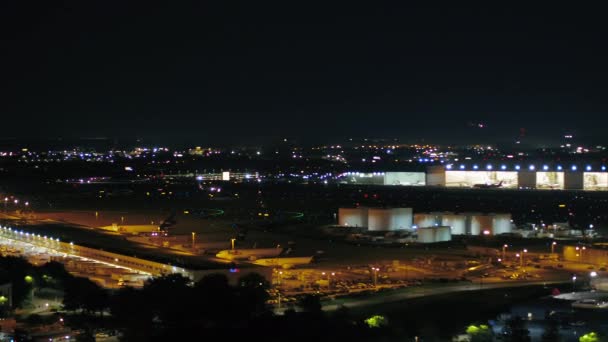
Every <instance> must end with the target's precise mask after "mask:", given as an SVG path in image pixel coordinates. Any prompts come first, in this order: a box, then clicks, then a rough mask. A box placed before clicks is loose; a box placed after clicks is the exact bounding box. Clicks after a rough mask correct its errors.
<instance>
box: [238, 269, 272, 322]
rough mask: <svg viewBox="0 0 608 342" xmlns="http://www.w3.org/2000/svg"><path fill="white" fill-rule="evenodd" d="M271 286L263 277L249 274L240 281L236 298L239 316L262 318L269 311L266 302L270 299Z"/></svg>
mask: <svg viewBox="0 0 608 342" xmlns="http://www.w3.org/2000/svg"><path fill="white" fill-rule="evenodd" d="M269 288H270V284H269V283H268V281H267V280H266V278H264V277H263V276H261V275H259V274H257V273H249V274H247V275H245V276H243V277H241V278H240V279H239V286H238V287H237V288H236V298H235V300H236V301H237V303H238V305H239V307H238V309H237V314H239V316H240V317H241V318H247V317H253V316H260V315H262V314H264V313H266V312H267V311H268V309H267V307H266V301H267V300H268V299H269V298H270V296H269V294H268V289H269Z"/></svg>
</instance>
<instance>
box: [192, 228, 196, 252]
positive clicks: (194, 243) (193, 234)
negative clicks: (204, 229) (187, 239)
mask: <svg viewBox="0 0 608 342" xmlns="http://www.w3.org/2000/svg"><path fill="white" fill-rule="evenodd" d="M195 246H196V233H195V232H192V249H194V247H195Z"/></svg>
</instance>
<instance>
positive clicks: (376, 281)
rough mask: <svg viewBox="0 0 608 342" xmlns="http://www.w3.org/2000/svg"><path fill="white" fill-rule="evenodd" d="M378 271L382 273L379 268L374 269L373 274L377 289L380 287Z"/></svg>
mask: <svg viewBox="0 0 608 342" xmlns="http://www.w3.org/2000/svg"><path fill="white" fill-rule="evenodd" d="M378 271H380V269H379V268H377V267H372V272H373V276H374V287H376V286H377V285H378Z"/></svg>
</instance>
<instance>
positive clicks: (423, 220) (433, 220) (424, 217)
mask: <svg viewBox="0 0 608 342" xmlns="http://www.w3.org/2000/svg"><path fill="white" fill-rule="evenodd" d="M414 224H415V225H416V226H417V227H435V226H438V225H440V224H441V217H440V216H438V215H437V214H435V213H419V214H414Z"/></svg>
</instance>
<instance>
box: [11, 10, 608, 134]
mask: <svg viewBox="0 0 608 342" xmlns="http://www.w3.org/2000/svg"><path fill="white" fill-rule="evenodd" d="M0 6H1V7H0V18H1V19H2V20H1V21H2V24H0V25H2V33H0V37H1V41H2V47H0V49H2V51H1V52H2V53H1V57H0V61H1V62H2V78H1V81H0V90H1V91H2V94H3V95H2V98H1V99H2V113H3V119H4V120H3V121H4V127H5V132H4V133H3V135H4V136H8V137H15V138H19V139H23V138H38V137H45V138H58V137H64V138H66V139H70V138H78V137H87V136H91V137H96V136H101V137H112V138H118V139H136V138H140V139H144V141H151V142H154V143H166V144H183V143H186V142H189V141H191V142H192V143H193V144H203V145H204V144H210V145H211V144H226V143H235V144H242V143H249V142H255V143H264V142H268V141H276V140H279V139H282V138H290V139H292V138H293V139H298V140H302V141H312V142H327V141H334V140H340V139H345V138H348V137H360V138H362V137H395V138H399V139H400V140H402V141H405V142H410V141H422V139H424V141H429V142H438V143H451V144H459V143H473V142H479V143H496V142H513V141H515V140H516V139H517V137H518V136H519V134H520V131H521V128H524V129H525V131H526V137H527V139H530V140H531V141H539V142H542V141H547V142H554V141H558V140H559V139H560V138H561V137H563V135H564V134H566V133H573V134H574V135H575V136H576V137H580V138H583V139H585V140H587V141H594V142H598V143H602V142H604V141H605V138H604V126H605V124H606V123H607V122H608V120H607V119H605V117H606V116H605V113H606V112H608V103H607V102H606V101H605V99H604V96H605V88H606V86H605V81H604V80H605V79H606V76H608V75H607V74H608V68H607V67H606V63H605V60H606V57H608V56H607V55H608V52H607V50H606V44H603V42H604V36H605V32H606V29H605V27H603V18H602V17H601V14H600V13H603V12H602V11H599V10H594V9H593V8H572V7H571V6H567V7H566V6H565V7H558V6H557V5H555V4H554V5H553V6H552V7H550V8H546V7H542V6H538V7H535V6H534V5H527V6H526V7H519V8H518V7H509V8H505V7H499V6H493V5H492V4H486V6H485V7H461V6H456V5H450V6H443V7H426V6H422V5H401V6H392V7H383V6H373V7H371V6H370V7H357V6H354V5H352V4H350V5H349V6H340V5H337V4H329V5H327V4H326V5H324V6H323V7H315V6H298V5H296V4H282V5H279V6H270V5H268V6H266V7H264V6H262V5H260V4H251V3H250V4H245V5H241V6H234V4H221V3H213V2H208V3H198V4H188V5H186V4H171V5H165V6H161V7H151V6H147V7H141V6H136V5H131V4H120V5H117V4H112V3H82V2H78V1H65V2H63V3H61V4H60V3H58V2H45V3H44V4H40V5H39V6H36V7H30V6H28V5H27V4H24V3H22V2H5V3H3V4H2V5H0ZM478 124H483V125H484V127H483V128H477V129H476V128H475V127H476V125H478Z"/></svg>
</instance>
